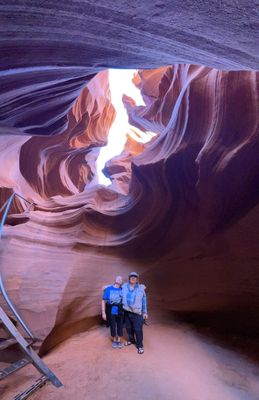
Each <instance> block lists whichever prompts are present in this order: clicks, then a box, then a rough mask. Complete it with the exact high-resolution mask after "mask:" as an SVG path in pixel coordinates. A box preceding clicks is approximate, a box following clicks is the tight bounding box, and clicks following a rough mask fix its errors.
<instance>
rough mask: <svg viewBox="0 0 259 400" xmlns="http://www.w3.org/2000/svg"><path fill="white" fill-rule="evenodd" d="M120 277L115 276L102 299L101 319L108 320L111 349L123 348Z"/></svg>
mask: <svg viewBox="0 0 259 400" xmlns="http://www.w3.org/2000/svg"><path fill="white" fill-rule="evenodd" d="M121 285H122V277H121V276H116V278H115V282H114V284H113V285H110V286H107V287H106V288H105V289H104V292H103V298H102V318H103V319H104V320H105V321H107V318H109V323H110V329H111V337H112V347H113V348H119V349H121V348H122V347H123V344H122V341H121V337H122V335H123V332H122V331H123V317H124V316H123V308H122V289H121Z"/></svg>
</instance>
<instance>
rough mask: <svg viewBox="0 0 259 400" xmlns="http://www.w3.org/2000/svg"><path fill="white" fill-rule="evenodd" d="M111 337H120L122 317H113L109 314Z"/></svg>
mask: <svg viewBox="0 0 259 400" xmlns="http://www.w3.org/2000/svg"><path fill="white" fill-rule="evenodd" d="M110 323H111V336H112V337H115V336H122V335H123V333H122V328H123V315H122V314H121V315H113V314H111V321H110Z"/></svg>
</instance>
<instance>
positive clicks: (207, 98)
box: [0, 1, 259, 351]
mask: <svg viewBox="0 0 259 400" xmlns="http://www.w3.org/2000/svg"><path fill="white" fill-rule="evenodd" d="M37 3H38V2H37ZM127 3H128V2H120V4H119V5H118V4H116V2H110V1H106V2H103V4H102V2H98V6H97V5H96V4H95V3H94V2H93V3H92V2H80V1H79V2H73V3H72V2H59V3H58V4H57V3H56V2H52V1H46V2H44V4H42V5H39V3H38V4H36V2H35V3H34V2H28V3H26V2H24V3H23V5H20V4H17V2H15V1H14V2H9V4H8V6H6V5H2V6H1V16H2V17H1V18H2V20H3V24H1V25H0V26H1V29H2V30H3V33H2V34H1V38H0V47H1V50H2V54H4V55H5V56H4V57H3V61H2V62H1V64H2V65H1V71H0V96H1V97H0V99H1V107H0V121H1V123H0V132H1V137H0V148H1V153H0V185H1V187H2V189H1V193H0V196H1V204H2V203H3V202H4V200H5V199H6V198H7V197H8V196H9V195H10V193H12V191H18V192H20V193H21V194H22V195H24V196H25V197H27V198H29V199H30V200H32V201H33V202H35V203H36V206H35V207H34V210H32V211H31V212H30V213H29V214H28V215H26V218H25V217H24V215H23V214H22V211H23V210H24V209H25V204H23V203H22V202H20V201H18V200H16V202H15V203H14V205H13V207H12V209H11V215H10V216H9V219H8V223H9V224H8V225H6V227H5V231H4V236H3V239H2V245H1V271H2V272H3V275H4V278H5V281H6V284H7V288H8V290H9V293H10V296H11V298H12V299H13V301H14V303H15V304H16V305H17V306H18V308H19V310H20V311H21V313H22V314H23V316H24V319H25V320H26V321H27V322H28V323H29V325H30V326H31V328H32V330H34V331H35V333H36V334H37V335H38V336H40V337H41V338H42V339H44V340H45V341H44V343H43V347H42V349H43V350H42V351H45V350H47V349H49V348H50V347H51V346H53V345H54V344H55V343H57V342H58V341H60V340H62V339H63V338H64V337H67V336H69V335H71V334H72V333H73V332H76V331H79V330H83V329H86V328H87V327H89V326H91V325H92V324H93V323H94V322H95V320H96V317H97V316H98V315H99V311H100V305H99V302H100V292H101V287H102V286H103V285H104V284H106V283H109V282H110V281H111V280H112V279H113V277H114V275H116V274H118V273H121V274H122V275H123V276H124V277H125V278H126V277H127V274H128V272H129V271H130V270H138V271H140V273H141V277H142V279H143V280H144V281H145V283H146V285H147V287H148V292H149V303H150V306H151V307H153V308H157V307H159V308H160V309H161V308H162V309H165V310H169V311H174V312H178V313H180V312H181V313H185V314H188V315H192V316H194V317H195V315H197V314H199V315H200V314H204V315H207V316H212V319H213V321H215V320H216V317H217V318H218V316H219V318H220V324H222V325H224V327H225V326H226V324H227V319H228V320H229V322H230V324H231V326H232V327H233V326H234V327H235V328H236V329H238V330H243V331H246V332H252V331H254V330H256V329H258V326H259V318H258V317H257V315H258V311H259V292H258V281H259V273H258V259H259V250H258V237H259V228H258V226H259V224H258V222H259V208H258V207H259V206H258V201H259V185H258V183H259V157H258V155H259V132H258V74H257V73H256V72H255V71H253V70H252V69H255V68H256V65H257V61H258V59H257V58H256V51H255V50H256V47H255V46H256V41H255V40H254V39H255V30H254V26H255V25H254V24H255V18H256V17H255V13H254V8H253V7H254V4H253V2H252V3H249V5H246V6H242V2H238V5H237V4H236V3H234V2H233V4H232V2H229V3H228V5H225V6H223V5H218V3H217V2H215V3H212V4H210V5H209V6H207V5H206V4H205V5H204V4H203V3H200V2H194V3H193V2H192V3H190V4H189V2H184V4H182V2H181V3H180V2H173V3H174V4H173V5H168V4H166V3H163V2H155V3H154V4H151V5H150V4H148V3H147V2H145V1H144V2H143V1H142V2H139V3H138V2H136V5H131V6H129V5H128V4H127ZM198 3H199V4H198ZM229 13H230V14H231V13H232V15H231V18H230V17H229ZM14 20H15V21H16V23H14ZM17 21H18V22H17ZM187 21H188V23H187ZM212 21H214V22H213V24H212ZM226 21H227V22H228V23H226ZM194 27H195V29H194ZM194 32H195V34H194ZM25 49H26V51H25ZM179 62H181V63H180V64H179ZM171 64H175V65H171ZM195 64H205V65H208V66H207V67H204V66H199V65H195ZM160 65H169V66H165V67H160V68H155V69H152V70H143V69H141V70H139V72H138V74H137V76H136V77H135V79H134V82H135V84H136V86H137V87H138V88H139V89H140V90H141V93H142V96H143V99H144V101H145V104H146V106H136V105H135V104H134V101H132V99H130V98H128V97H127V96H125V97H124V99H123V100H124V104H125V107H126V109H127V111H128V115H129V120H130V123H131V124H132V125H135V126H136V127H137V128H140V129H141V130H144V131H152V132H155V133H156V134H157V136H156V137H155V138H153V139H152V141H151V142H149V143H147V144H145V145H143V144H139V143H136V142H134V140H133V139H131V138H130V137H129V138H128V141H127V143H126V145H125V149H124V151H123V153H122V154H121V155H120V156H118V157H116V158H115V159H113V160H111V161H109V162H108V163H107V166H106V168H105V171H106V174H107V175H109V176H110V178H111V180H112V185H111V186H110V187H108V188H106V187H104V186H101V185H98V184H97V177H96V166H95V161H96V158H97V156H98V154H99V150H100V147H101V146H103V145H105V143H106V142H107V136H108V132H109V128H110V126H111V124H112V122H113V120H114V118H115V110H114V107H113V105H112V104H111V99H110V91H109V84H108V75H107V74H108V73H107V71H102V72H100V73H98V74H97V75H95V74H96V73H97V72H98V71H99V70H101V69H104V68H105V67H106V66H111V67H115V66H116V67H136V68H145V67H149V68H150V67H158V66H160ZM216 68H221V69H224V70H219V69H216ZM234 70H235V71H234ZM87 82H88V84H87ZM86 84H87V86H85V85H86ZM223 321H224V322H223ZM235 323H236V324H235ZM235 325H236V326H235Z"/></svg>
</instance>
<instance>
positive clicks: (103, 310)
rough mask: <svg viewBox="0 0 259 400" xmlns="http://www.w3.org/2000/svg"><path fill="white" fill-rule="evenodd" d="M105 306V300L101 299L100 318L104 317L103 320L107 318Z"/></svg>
mask: <svg viewBox="0 0 259 400" xmlns="http://www.w3.org/2000/svg"><path fill="white" fill-rule="evenodd" d="M105 306H106V300H102V319H104V321H106V320H107V316H106V312H105Z"/></svg>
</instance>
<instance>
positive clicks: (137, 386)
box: [0, 322, 259, 400]
mask: <svg viewBox="0 0 259 400" xmlns="http://www.w3.org/2000/svg"><path fill="white" fill-rule="evenodd" d="M144 329H145V332H144V334H145V354H144V355H138V354H137V352H136V348H134V347H132V346H131V347H128V348H124V349H121V350H120V349H112V348H111V343H110V342H109V331H108V329H107V328H105V327H96V328H93V329H92V330H90V331H89V332H85V333H81V334H78V335H75V336H73V337H72V338H70V339H69V340H67V341H65V342H63V343H62V344H61V345H59V346H58V347H57V348H56V349H55V350H54V351H53V352H51V353H50V354H49V355H47V356H46V357H45V361H46V362H47V364H48V365H49V367H50V368H51V369H52V370H53V371H54V372H55V373H56V374H57V375H58V377H59V378H60V379H61V381H62V382H63V384H64V387H63V388H61V389H56V388H54V387H53V386H52V385H51V384H47V385H45V386H44V387H43V388H41V389H39V391H38V392H36V393H35V394H34V395H32V396H31V399H32V400H59V399H60V400H61V399H62V400H71V399H73V400H88V399H90V400H91V399H95V400H117V399H125V400H133V399H134V400H138V399H139V400H153V399H154V400H155V399H161V400H258V399H259V379H258V378H259V368H258V366H257V365H256V364H255V363H253V362H252V361H251V360H249V359H248V358H246V357H245V356H241V355H238V354H237V353H235V352H234V351H232V350H227V349H226V348H224V347H222V346H220V345H218V344H217V343H215V341H212V340H211V339H208V337H207V338H206V337H205V336H203V335H201V334H197V333H195V332H194V331H193V330H192V329H191V328H190V327H187V326H186V325H182V324H179V323H171V324H169V323H166V324H164V323H163V324H161V322H160V323H158V322H152V323H151V322H150V325H149V326H148V327H146V326H145V327H144ZM38 376H39V375H38V373H37V371H36V370H35V369H34V368H32V367H31V366H28V367H26V368H24V369H23V370H21V371H19V372H17V373H16V374H15V375H14V376H11V377H9V378H8V379H7V380H5V381H3V382H1V384H0V393H1V400H10V399H13V397H14V396H15V395H16V394H17V393H19V392H20V391H22V390H23V389H25V388H27V387H28V386H29V385H30V384H31V383H33V381H34V380H35V379H37V377H38Z"/></svg>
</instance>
